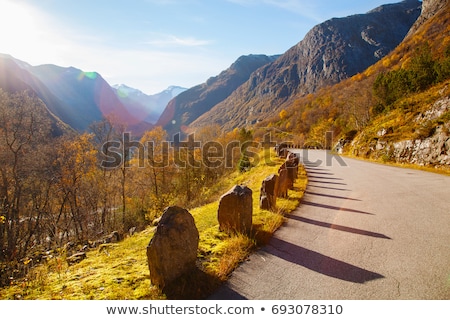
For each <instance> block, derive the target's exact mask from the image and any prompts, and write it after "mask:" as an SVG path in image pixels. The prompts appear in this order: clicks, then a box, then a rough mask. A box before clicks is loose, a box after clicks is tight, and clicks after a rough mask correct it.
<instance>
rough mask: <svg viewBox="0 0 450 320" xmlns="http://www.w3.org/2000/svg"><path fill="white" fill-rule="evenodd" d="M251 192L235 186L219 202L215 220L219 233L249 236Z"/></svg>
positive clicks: (246, 188)
mask: <svg viewBox="0 0 450 320" xmlns="http://www.w3.org/2000/svg"><path fill="white" fill-rule="evenodd" d="M252 193H253V192H252V190H251V189H250V188H248V187H246V186H240V185H236V186H234V187H233V188H232V189H231V190H230V191H228V192H227V193H225V194H224V195H223V196H222V197H221V198H220V201H219V209H218V214H217V218H218V220H219V227H220V230H221V231H226V232H238V233H244V234H249V233H250V231H251V228H252V215H253V198H252Z"/></svg>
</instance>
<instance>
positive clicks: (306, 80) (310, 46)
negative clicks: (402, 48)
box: [192, 0, 421, 129]
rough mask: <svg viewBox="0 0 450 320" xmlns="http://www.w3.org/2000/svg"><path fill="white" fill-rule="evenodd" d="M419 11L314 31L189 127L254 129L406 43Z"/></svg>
mask: <svg viewBox="0 0 450 320" xmlns="http://www.w3.org/2000/svg"><path fill="white" fill-rule="evenodd" d="M420 12H421V2H419V1H417V0H408V1H403V2H400V3H396V4H389V5H383V6H380V7H378V8H376V9H374V10H371V11H369V12H368V13H366V14H358V15H352V16H349V17H345V18H334V19H331V20H328V21H326V22H324V23H322V24H319V25H317V26H315V27H314V28H313V29H312V30H311V31H310V32H308V33H307V35H306V36H305V38H304V39H303V40H302V41H300V42H299V43H298V44H297V45H295V46H293V47H292V48H291V49H289V50H288V51H287V52H286V53H285V54H283V55H282V56H281V57H280V58H278V59H277V60H276V61H274V62H272V63H271V64H268V65H265V66H263V67H261V68H260V69H258V70H257V71H255V72H254V73H253V74H252V75H251V76H250V78H249V80H248V81H247V82H246V83H245V84H243V85H242V86H241V87H240V88H239V89H238V90H236V91H235V92H233V94H231V95H230V97H228V98H227V99H226V100H224V101H223V102H221V103H219V104H218V105H216V106H215V107H214V108H213V109H212V110H211V111H210V112H208V113H207V114H204V115H202V116H201V117H200V118H199V119H198V120H196V121H195V122H194V123H193V124H192V125H193V127H202V126H205V125H207V124H210V123H218V124H220V125H221V126H223V127H224V128H225V129H232V128H234V127H238V126H243V125H246V124H253V123H255V122H258V121H259V120H262V119H264V118H265V117H267V116H268V115H273V114H276V113H278V112H279V111H280V110H281V108H283V106H285V105H287V104H289V102H292V101H293V99H295V97H298V96H303V95H306V94H309V93H313V92H315V91H316V90H318V89H319V88H321V87H324V86H328V85H333V84H335V83H338V82H340V81H341V80H343V79H346V78H349V77H351V76H353V75H355V74H356V73H358V72H362V71H363V70H365V69H366V68H368V67H369V66H371V65H372V64H374V63H375V62H377V61H378V60H380V59H381V58H383V57H384V56H385V55H387V54H388V53H389V52H390V51H392V50H393V49H394V48H395V47H396V46H397V45H398V44H399V43H400V42H401V41H402V40H403V39H404V37H405V36H406V34H407V33H408V31H409V29H410V28H411V26H412V25H413V24H414V22H415V21H416V20H417V18H418V17H419V15H420Z"/></svg>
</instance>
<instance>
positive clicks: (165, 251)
mask: <svg viewBox="0 0 450 320" xmlns="http://www.w3.org/2000/svg"><path fill="white" fill-rule="evenodd" d="M198 242H199V234H198V230H197V227H196V226H195V223H194V218H193V217H192V215H191V214H190V213H189V212H188V211H187V210H186V209H183V208H179V207H169V208H166V209H165V210H164V213H163V215H162V217H161V220H160V222H159V224H158V226H157V228H156V232H155V234H154V236H153V238H152V240H151V241H150V243H149V245H148V247H147V259H148V268H149V271H150V280H151V282H152V283H153V284H154V285H157V286H159V287H160V288H164V287H166V286H167V285H169V284H171V283H172V282H173V281H174V280H176V279H177V278H179V277H180V276H182V275H184V274H186V273H187V272H190V271H192V270H193V269H195V261H196V259H197V249H198Z"/></svg>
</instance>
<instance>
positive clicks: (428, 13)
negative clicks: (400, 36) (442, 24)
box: [407, 0, 449, 37]
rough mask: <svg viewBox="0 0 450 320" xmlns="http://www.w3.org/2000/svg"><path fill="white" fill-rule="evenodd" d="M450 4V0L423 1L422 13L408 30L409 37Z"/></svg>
mask: <svg viewBox="0 0 450 320" xmlns="http://www.w3.org/2000/svg"><path fill="white" fill-rule="evenodd" d="M448 5H449V0H423V1H422V13H421V14H420V17H419V18H418V19H417V21H416V22H415V23H414V25H413V26H412V27H411V29H410V30H409V32H408V35H407V36H408V37H409V36H410V35H413V34H414V33H415V32H416V31H417V30H418V29H419V28H420V26H422V25H423V24H424V23H425V22H427V21H428V20H429V19H430V18H432V17H433V16H434V15H435V14H436V13H438V12H439V11H440V10H443V9H444V8H445V7H446V6H448Z"/></svg>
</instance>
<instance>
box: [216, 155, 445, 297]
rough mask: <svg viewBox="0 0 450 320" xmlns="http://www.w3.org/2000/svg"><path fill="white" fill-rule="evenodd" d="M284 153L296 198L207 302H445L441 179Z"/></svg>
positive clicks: (336, 158) (346, 160)
mask: <svg viewBox="0 0 450 320" xmlns="http://www.w3.org/2000/svg"><path fill="white" fill-rule="evenodd" d="M291 151H292V152H295V153H297V154H298V155H299V156H300V159H301V162H302V163H303V164H304V166H305V168H306V171H307V175H308V186H307V189H306V192H305V195H304V197H303V199H302V201H301V204H300V205H299V207H298V208H297V209H296V210H295V211H293V212H292V213H290V214H289V215H287V216H286V220H287V221H286V222H285V224H284V225H283V226H282V227H281V228H280V229H279V230H277V231H276V233H275V234H274V236H273V238H272V239H271V241H270V242H269V244H268V245H267V246H265V247H263V248H261V249H260V250H258V251H257V252H255V253H254V254H252V255H251V256H250V257H249V259H248V260H247V261H245V262H244V263H242V264H241V265H240V266H239V267H238V268H237V269H236V270H235V271H234V272H233V274H232V275H231V276H230V278H229V280H228V281H227V283H226V284H224V285H223V286H222V287H221V288H220V289H219V290H218V291H216V292H215V293H214V294H213V295H212V296H210V297H209V299H215V300H221V299H227V300H233V299H249V300H366V299H367V300H371V299H376V300H379V299H382V300H395V299H399V300H408V299H414V300H420V299H426V300H435V299H436V300H441V299H444V300H446V299H450V177H449V176H445V175H439V174H435V173H430V172H426V171H420V170H413V169H405V168H399V167H394V166H388V165H382V164H375V163H371V162H367V161H361V160H355V159H350V158H344V157H339V156H336V155H333V154H330V153H328V152H326V151H323V150H300V149H296V150H291Z"/></svg>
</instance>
